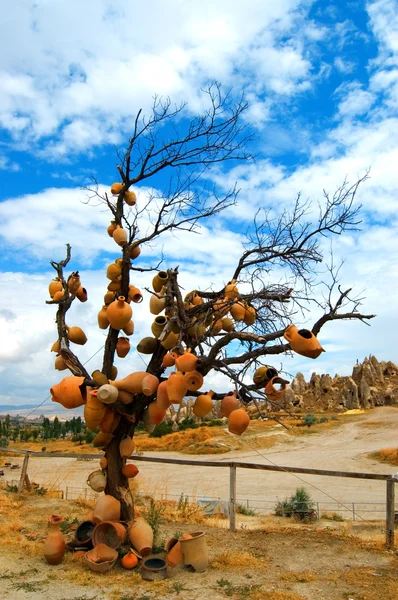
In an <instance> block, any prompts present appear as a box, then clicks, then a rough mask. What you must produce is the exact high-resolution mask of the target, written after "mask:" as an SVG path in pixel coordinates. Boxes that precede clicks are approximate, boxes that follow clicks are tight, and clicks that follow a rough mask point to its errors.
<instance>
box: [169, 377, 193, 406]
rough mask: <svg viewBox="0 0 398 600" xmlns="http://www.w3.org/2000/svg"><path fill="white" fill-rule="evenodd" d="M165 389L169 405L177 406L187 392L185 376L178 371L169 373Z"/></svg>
mask: <svg viewBox="0 0 398 600" xmlns="http://www.w3.org/2000/svg"><path fill="white" fill-rule="evenodd" d="M166 389H167V395H168V397H169V400H170V404H179V403H180V402H181V400H182V399H183V398H184V396H185V394H186V393H187V391H188V388H187V382H186V380H185V376H184V375H183V374H182V373H181V372H180V371H177V372H174V373H171V374H170V377H169V378H168V380H167V388H166Z"/></svg>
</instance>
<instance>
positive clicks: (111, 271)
mask: <svg viewBox="0 0 398 600" xmlns="http://www.w3.org/2000/svg"><path fill="white" fill-rule="evenodd" d="M121 274H122V269H121V268H120V267H119V265H117V264H116V263H111V264H110V265H109V266H108V268H107V270H106V277H107V279H110V280H111V281H113V280H114V279H117V278H118V277H120V275H121Z"/></svg>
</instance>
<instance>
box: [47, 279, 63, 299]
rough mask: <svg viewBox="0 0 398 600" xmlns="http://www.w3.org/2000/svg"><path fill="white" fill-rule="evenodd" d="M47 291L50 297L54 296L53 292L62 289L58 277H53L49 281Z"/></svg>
mask: <svg viewBox="0 0 398 600" xmlns="http://www.w3.org/2000/svg"><path fill="white" fill-rule="evenodd" d="M48 291H49V294H50V296H51V298H52V297H53V296H54V294H55V293H56V292H62V291H63V286H62V281H60V280H59V279H54V281H52V282H51V283H50V285H49V286H48Z"/></svg>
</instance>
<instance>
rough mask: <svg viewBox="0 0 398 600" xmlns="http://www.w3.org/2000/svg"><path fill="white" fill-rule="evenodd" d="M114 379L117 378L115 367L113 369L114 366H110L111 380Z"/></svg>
mask: <svg viewBox="0 0 398 600" xmlns="http://www.w3.org/2000/svg"><path fill="white" fill-rule="evenodd" d="M116 377H117V367H115V365H112V367H111V379H116ZM109 383H110V382H109Z"/></svg>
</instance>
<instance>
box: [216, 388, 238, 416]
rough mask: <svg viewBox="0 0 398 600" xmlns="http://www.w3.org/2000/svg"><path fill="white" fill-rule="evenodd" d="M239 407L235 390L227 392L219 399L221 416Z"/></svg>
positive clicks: (227, 414)
mask: <svg viewBox="0 0 398 600" xmlns="http://www.w3.org/2000/svg"><path fill="white" fill-rule="evenodd" d="M237 408H239V400H237V398H236V392H229V393H228V394H227V395H226V396H224V398H223V399H222V400H221V406H220V412H221V414H222V416H223V417H229V415H230V414H231V412H232V411H233V410H236V409H237Z"/></svg>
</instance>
